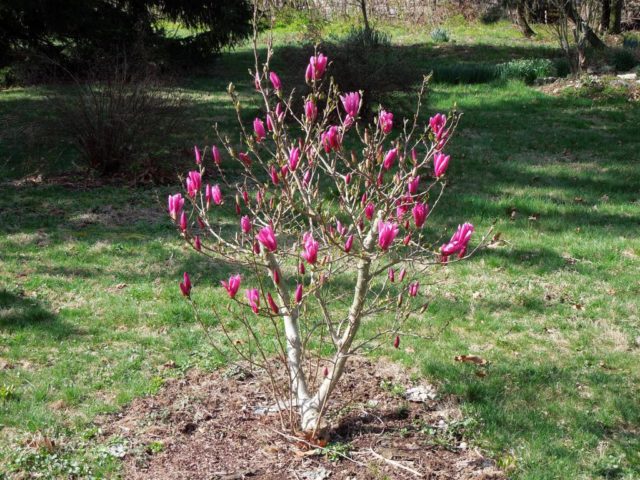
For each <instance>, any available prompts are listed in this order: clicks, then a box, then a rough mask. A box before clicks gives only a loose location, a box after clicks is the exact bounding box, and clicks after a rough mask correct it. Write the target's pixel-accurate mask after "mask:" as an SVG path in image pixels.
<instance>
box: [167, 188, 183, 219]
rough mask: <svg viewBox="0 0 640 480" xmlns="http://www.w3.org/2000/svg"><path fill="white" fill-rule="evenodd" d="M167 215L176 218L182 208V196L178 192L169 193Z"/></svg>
mask: <svg viewBox="0 0 640 480" xmlns="http://www.w3.org/2000/svg"><path fill="white" fill-rule="evenodd" d="M168 204H169V216H170V217H171V218H172V219H174V220H175V219H177V218H178V216H179V215H180V213H181V212H182V208H183V207H184V198H182V195H181V194H179V193H176V194H175V195H169V201H168Z"/></svg>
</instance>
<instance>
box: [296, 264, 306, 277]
mask: <svg viewBox="0 0 640 480" xmlns="http://www.w3.org/2000/svg"><path fill="white" fill-rule="evenodd" d="M305 271H306V268H305V267H304V262H300V263H299V264H298V273H299V274H300V275H304V273H305Z"/></svg>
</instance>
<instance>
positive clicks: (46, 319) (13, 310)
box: [0, 290, 78, 339]
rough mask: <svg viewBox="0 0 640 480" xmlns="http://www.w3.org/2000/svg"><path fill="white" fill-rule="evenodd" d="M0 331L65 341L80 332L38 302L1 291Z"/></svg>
mask: <svg viewBox="0 0 640 480" xmlns="http://www.w3.org/2000/svg"><path fill="white" fill-rule="evenodd" d="M0 331H5V332H7V333H16V332H20V331H32V332H34V333H41V334H45V335H47V336H49V337H52V338H55V339H63V338H65V337H68V336H70V335H74V334H77V333H78V331H77V330H76V329H74V328H73V327H71V326H70V325H68V324H67V323H65V322H63V321H61V320H60V319H59V318H58V317H57V315H55V314H53V313H52V312H50V311H49V310H47V309H45V308H44V307H43V306H42V305H41V304H40V303H39V302H37V301H36V300H33V299H30V298H26V297H23V296H20V295H16V294H15V293H11V292H8V291H7V290H0Z"/></svg>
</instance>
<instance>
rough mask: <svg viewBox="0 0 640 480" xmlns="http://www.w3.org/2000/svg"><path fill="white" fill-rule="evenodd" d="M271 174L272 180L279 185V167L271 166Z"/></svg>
mask: <svg viewBox="0 0 640 480" xmlns="http://www.w3.org/2000/svg"><path fill="white" fill-rule="evenodd" d="M269 176H270V177H271V182H272V183H273V184H274V185H278V183H280V179H279V178H278V169H277V168H276V167H275V166H273V165H271V168H270V169H269Z"/></svg>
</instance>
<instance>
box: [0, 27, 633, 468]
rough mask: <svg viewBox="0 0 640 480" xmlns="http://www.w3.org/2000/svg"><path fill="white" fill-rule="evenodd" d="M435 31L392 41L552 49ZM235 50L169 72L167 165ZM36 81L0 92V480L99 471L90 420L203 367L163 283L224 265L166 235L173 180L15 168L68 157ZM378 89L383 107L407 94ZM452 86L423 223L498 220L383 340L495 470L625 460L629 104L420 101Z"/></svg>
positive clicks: (179, 305)
mask: <svg viewBox="0 0 640 480" xmlns="http://www.w3.org/2000/svg"><path fill="white" fill-rule="evenodd" d="M450 28H451V29H452V32H453V38H454V39H456V43H455V44H453V45H449V46H444V47H442V46H438V47H434V46H433V45H430V44H424V45H416V46H414V47H408V46H407V45H408V44H411V43H415V41H416V39H417V40H418V41H420V40H422V39H423V37H420V35H422V34H420V33H419V32H418V33H416V35H418V36H417V37H416V36H414V37H411V36H408V37H399V38H398V39H397V40H398V41H400V42H401V43H402V44H403V46H404V47H403V48H405V52H406V53H407V54H408V55H414V57H411V59H412V61H415V64H416V69H424V68H427V67H428V65H430V64H432V63H433V62H434V61H435V62H437V61H439V59H444V60H446V61H452V60H454V59H461V60H468V59H469V56H470V55H471V56H473V60H474V61H487V62H495V63H499V62H503V61H506V60H508V59H510V58H514V57H515V58H528V57H536V56H553V55H557V52H554V51H552V46H551V45H550V44H549V43H548V42H545V41H544V40H535V41H534V43H533V44H530V43H528V42H526V41H522V40H520V39H519V38H517V31H514V30H513V29H510V30H509V28H508V27H507V26H505V25H502V24H499V25H498V26H495V27H491V28H494V29H497V30H499V31H500V32H502V34H501V35H496V37H497V38H496V40H495V41H494V42H493V44H489V43H490V42H491V40H492V39H493V38H494V35H493V33H492V31H491V30H489V31H488V33H487V31H486V30H485V29H484V27H483V28H482V29H481V28H480V27H477V28H476V27H467V28H466V29H463V28H462V27H455V26H451V27H450ZM456 28H458V29H459V30H456ZM392 33H394V32H393V30H392ZM286 35H288V33H286V32H285V33H282V37H279V38H288V37H286ZM475 35H477V36H478V40H477V41H476V40H473V39H474V38H475V37H474V36H475ZM424 41H427V36H424ZM251 62H252V59H251V56H250V55H249V54H248V50H247V49H246V48H244V47H243V48H240V49H238V50H236V51H234V52H230V53H227V54H225V55H224V56H223V57H222V58H221V59H220V60H218V61H217V62H216V64H215V65H214V67H213V69H212V74H211V75H210V76H207V77H200V78H194V79H189V80H187V81H184V83H183V85H182V86H181V88H182V89H183V91H184V92H185V94H186V95H187V96H188V98H189V99H190V104H189V112H188V117H189V118H188V124H187V127H186V128H185V130H184V131H183V132H181V134H180V135H179V137H178V138H177V139H175V140H176V141H177V142H178V144H179V145H180V147H179V148H177V149H175V150H173V151H172V152H173V154H174V155H175V161H176V165H177V166H179V168H182V165H183V164H184V162H188V161H189V160H190V154H189V153H186V152H187V151H188V148H189V147H190V146H191V145H193V144H194V143H198V144H207V143H208V142H209V143H210V141H211V138H212V134H211V128H210V125H211V124H212V123H213V122H214V121H218V122H220V123H221V124H222V125H223V127H224V128H225V129H230V128H231V125H232V120H233V118H232V112H231V110H229V108H228V106H227V104H226V102H225V95H224V91H225V87H226V85H227V84H228V82H229V81H230V80H233V81H234V82H236V83H239V82H243V81H245V82H246V80H247V79H246V71H247V68H248V67H249V66H250V65H251ZM277 62H278V59H277V58H276V66H278V67H279V68H281V69H283V70H284V68H285V65H284V64H283V62H280V63H277ZM292 73H296V72H292ZM299 73H300V74H301V73H302V72H299ZM243 87H244V88H243V90H242V91H241V93H242V95H243V98H245V99H249V96H250V94H251V86H250V85H248V84H246V85H244V86H243ZM46 90H47V89H45V88H41V89H36V88H30V89H14V90H10V91H6V92H1V93H0V113H1V116H2V118H3V127H4V128H3V132H2V134H0V135H1V136H0V139H1V140H2V141H1V142H0V174H1V175H2V176H3V177H4V179H6V182H5V183H2V185H1V187H0V188H1V190H2V195H0V429H1V432H2V434H1V435H0V478H2V477H3V473H2V472H6V475H7V476H9V477H10V476H11V475H12V474H13V473H15V472H19V471H23V472H39V473H41V474H43V475H44V477H45V478H50V477H55V476H56V475H57V476H59V477H60V478H68V477H69V476H71V475H73V474H75V475H77V476H79V477H87V476H89V475H94V476H98V477H100V476H112V475H117V472H118V462H119V460H118V459H117V458H115V457H114V456H113V455H112V454H111V450H110V446H109V445H103V444H101V443H100V442H99V441H98V433H99V432H98V431H97V429H96V428H95V427H94V426H93V424H92V420H93V419H94V418H95V416H96V415H98V414H101V413H104V412H114V411H117V410H118V409H119V408H121V407H122V406H123V405H125V404H127V403H128V402H129V401H131V399H132V398H134V397H136V396H141V395H148V394H153V393H154V392H155V391H157V390H158V388H160V387H161V386H162V383H163V381H164V379H166V378H167V377H168V376H172V375H180V374H182V372H184V371H185V370H186V369H188V368H192V367H199V368H205V369H210V368H216V367H219V366H221V365H222V361H221V359H220V358H219V357H218V356H217V355H216V353H215V351H214V350H213V349H212V348H211V347H210V346H209V345H208V344H207V343H206V341H205V340H204V338H203V335H202V333H201V329H200V328H199V327H198V326H197V325H196V323H195V322H194V320H193V319H192V316H191V312H190V309H189V308H188V306H187V304H186V303H185V302H184V301H183V299H182V297H181V296H180V293H179V290H178V288H177V283H178V281H179V278H180V275H181V273H182V272H183V271H184V270H188V271H190V272H193V277H194V283H195V284H196V285H198V288H197V291H196V293H195V294H196V296H197V298H200V299H203V300H204V299H208V300H211V301H217V300H218V299H219V300H220V301H221V302H222V301H224V300H223V297H222V296H220V295H221V292H220V288H218V287H217V286H216V285H217V284H218V281H219V280H220V279H222V278H225V277H226V276H227V275H228V273H229V272H228V270H227V269H226V268H225V267H224V266H222V265H219V264H208V263H205V262H203V261H202V259H201V258H200V257H197V256H196V255H194V254H193V253H192V252H191V251H189V250H187V249H186V248H185V247H183V245H182V244H181V242H180V240H179V238H178V236H177V235H176V234H175V232H174V230H173V228H172V226H171V225H170V223H169V222H168V220H167V218H166V216H165V199H166V194H167V193H168V192H169V191H173V190H175V189H176V188H178V187H177V185H175V186H171V187H166V188H164V187H161V188H138V189H134V188H130V187H129V186H126V187H117V186H100V187H91V186H86V187H84V186H81V185H80V186H66V185H47V186H43V185H34V184H30V183H20V182H16V181H15V180H16V179H18V178H20V177H21V176H23V175H25V174H32V173H34V172H36V171H43V172H53V173H55V172H63V171H67V170H69V169H72V168H73V165H74V163H75V162H77V157H76V156H75V153H74V152H73V150H72V148H71V147H70V145H69V144H62V143H61V142H60V139H58V138H53V137H51V136H47V135H46V132H44V131H42V130H41V127H40V125H41V124H42V122H44V121H47V120H48V121H51V120H54V121H55V119H51V118H48V117H50V114H49V113H48V111H47V103H46V100H45V95H46ZM388 102H389V103H388V105H387V106H388V107H390V108H391V109H393V110H395V111H403V110H405V109H406V105H407V104H408V102H409V98H408V94H407V93H404V92H394V93H392V94H390V95H388ZM454 103H456V104H457V106H458V108H459V109H460V110H461V111H462V112H464V116H463V119H462V121H461V124H460V127H459V130H458V134H457V136H456V138H455V140H454V141H453V143H452V144H451V146H450V148H449V153H450V154H451V155H452V163H451V167H450V170H449V171H450V178H451V185H450V187H449V190H448V191H447V193H446V194H445V197H444V199H443V200H442V202H441V207H440V210H439V211H438V212H437V215H435V216H434V217H431V218H430V220H429V222H431V223H432V226H433V228H434V230H435V229H442V228H447V229H449V230H450V229H451V228H452V227H454V226H455V225H456V224H457V223H458V222H462V221H465V220H467V221H471V222H472V223H474V224H475V225H476V226H477V228H478V230H479V231H480V232H482V231H484V230H486V229H488V228H489V227H490V226H491V225H492V224H493V223H494V222H496V225H495V229H496V231H497V232H500V234H501V235H500V239H499V241H498V242H496V243H495V244H494V245H493V246H492V248H489V249H486V250H483V251H481V252H480V253H478V254H477V255H476V256H475V257H474V258H473V259H471V260H470V261H469V262H466V263H464V264H458V265H452V266H450V267H447V268H438V269H436V270H435V271H434V273H433V279H432V280H433V281H432V282H431V283H432V285H431V286H430V287H428V288H429V297H430V301H431V302H430V306H429V309H428V310H427V311H426V313H425V314H424V315H423V316H422V318H420V319H419V320H417V321H415V322H414V323H413V327H414V329H415V331H416V332H417V333H420V334H423V335H432V334H439V335H438V336H437V338H435V339H433V340H430V341H427V340H420V339H418V338H406V339H404V340H403V347H404V348H405V349H406V350H403V349H402V348H401V349H400V350H399V351H394V350H393V349H392V348H391V346H389V349H388V350H386V351H383V353H385V354H388V355H391V356H393V357H394V358H396V359H397V360H398V361H401V362H405V363H406V364H407V365H414V366H418V367H419V369H420V371H421V372H422V373H423V374H424V376H425V378H427V379H428V380H429V381H432V382H434V383H436V384H438V385H439V386H440V388H441V389H442V391H443V392H450V393H454V394H456V395H458V396H459V397H460V400H461V404H462V408H463V410H464V412H465V414H466V415H468V416H469V417H470V418H472V419H473V420H475V421H474V422H473V424H474V425H475V427H474V429H473V431H472V432H471V436H472V442H473V443H474V444H475V445H477V446H480V447H481V448H483V449H484V450H485V451H486V452H488V454H489V455H491V456H493V457H494V458H496V459H497V460H498V462H499V464H500V466H502V467H503V468H505V469H507V470H508V471H509V473H510V475H512V476H513V477H514V478H518V479H531V480H533V479H536V480H537V479H558V478H562V479H587V478H620V479H632V478H638V477H640V453H639V452H640V395H639V393H638V392H640V371H639V370H638V365H640V339H639V338H638V337H640V320H639V315H640V313H639V307H640V236H639V235H638V232H639V231H640V155H639V153H638V152H639V151H640V127H639V125H640V108H639V106H638V104H637V103H635V104H634V103H630V102H628V101H627V100H626V98H623V97H620V96H615V95H612V96H610V97H608V98H606V99H601V100H597V101H594V100H591V99H588V98H582V97H580V96H562V97H551V96H547V95H545V94H543V93H540V92H538V91H537V90H535V89H533V88H531V87H528V86H526V85H524V84H523V83H521V82H493V83H483V84H477V85H447V84H434V85H432V88H431V91H430V94H429V99H428V112H427V113H425V115H424V119H425V120H426V119H427V118H428V117H427V114H430V113H433V112H435V111H447V110H448V109H449V108H450V107H451V106H452V105H453V104H454ZM221 216H222V217H224V218H222V219H223V220H224V219H226V218H227V217H231V211H230V210H224V211H222V213H221ZM440 332H441V333H440ZM467 353H470V354H477V355H480V356H482V357H483V358H486V359H487V360H488V361H489V362H490V363H489V365H488V367H487V368H486V369H485V373H486V376H483V377H481V376H478V375H477V368H474V367H472V366H470V365H467V364H460V363H457V362H455V361H454V356H456V355H459V354H467ZM171 362H174V363H175V366H176V368H165V365H172V364H171ZM45 437H46V438H50V439H53V440H54V442H55V446H54V447H53V448H51V449H50V450H51V451H49V450H48V449H47V448H46V445H47V444H46V442H45V441H44V440H43V438H45ZM12 472H13V473H12Z"/></svg>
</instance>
